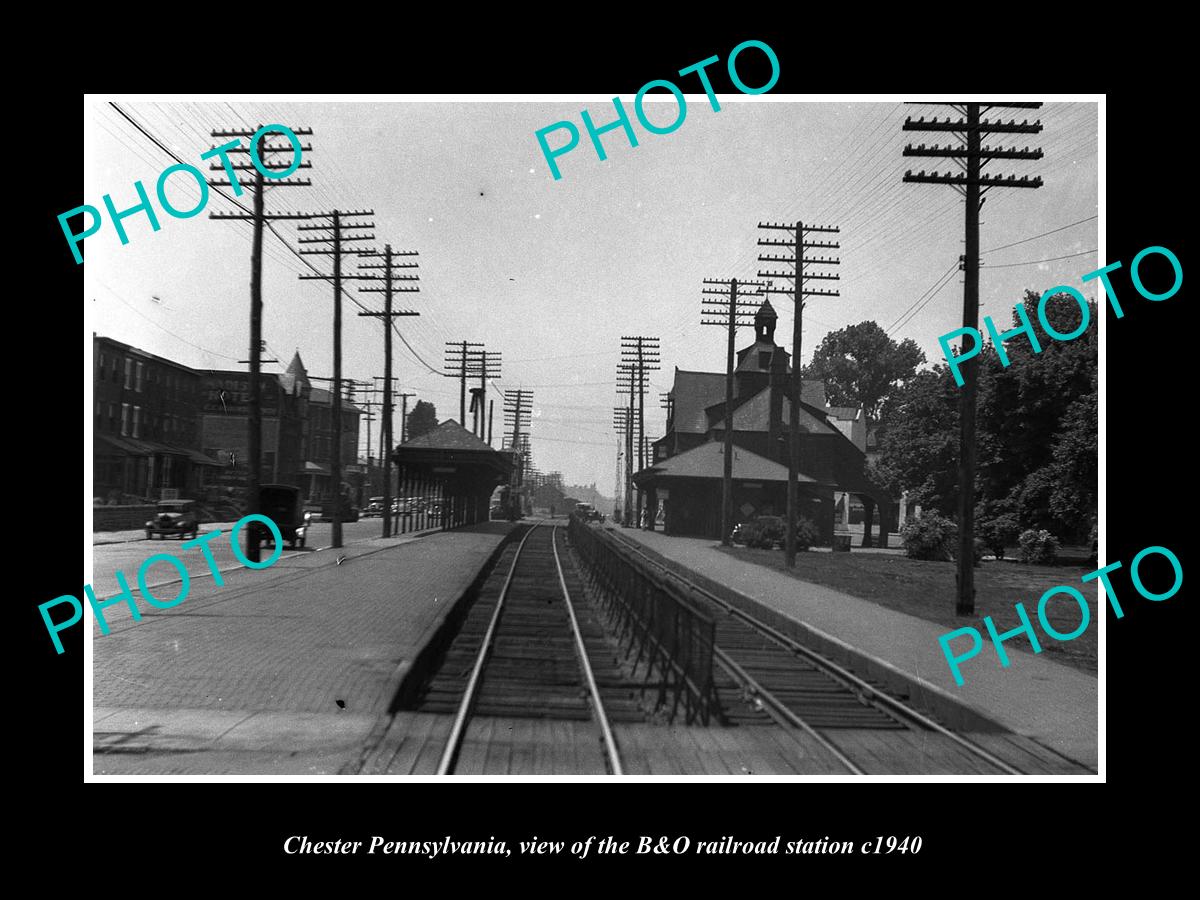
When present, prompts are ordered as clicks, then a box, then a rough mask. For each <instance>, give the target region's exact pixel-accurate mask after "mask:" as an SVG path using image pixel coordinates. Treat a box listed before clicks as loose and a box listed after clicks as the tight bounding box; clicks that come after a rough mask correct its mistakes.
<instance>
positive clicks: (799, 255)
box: [758, 222, 841, 568]
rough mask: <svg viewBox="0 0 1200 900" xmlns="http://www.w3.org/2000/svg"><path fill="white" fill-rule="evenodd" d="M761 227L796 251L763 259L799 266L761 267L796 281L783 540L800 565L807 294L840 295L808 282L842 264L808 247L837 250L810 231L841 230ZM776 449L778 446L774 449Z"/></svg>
mask: <svg viewBox="0 0 1200 900" xmlns="http://www.w3.org/2000/svg"><path fill="white" fill-rule="evenodd" d="M758 227H759V228H763V229H766V230H768V231H772V230H773V231H785V232H788V233H789V237H791V240H790V241H788V240H783V241H780V240H775V239H773V238H759V239H758V244H759V246H760V247H790V248H792V252H791V254H790V255H788V254H772V253H760V254H759V257H758V261H759V262H765V263H780V262H783V263H790V264H791V265H792V266H794V267H795V268H794V269H792V270H784V271H780V270H774V271H767V272H764V271H762V270H759V273H758V277H759V278H771V279H775V278H780V279H783V280H785V281H787V280H790V281H791V282H792V289H791V291H790V293H791V295H792V306H793V308H794V310H795V315H794V316H793V320H792V398H791V411H792V412H791V421H790V423H789V428H788V483H787V528H786V529H785V530H784V543H783V558H784V562H785V563H786V564H787V565H788V566H789V567H790V568H795V566H796V521H797V520H798V519H799V517H800V496H799V489H798V484H799V478H800V395H801V393H802V388H803V379H802V378H801V377H800V369H801V366H800V350H801V344H802V339H803V324H804V298H805V297H837V296H839V293H838V291H836V290H832V291H830V290H822V289H813V290H809V289H807V288H806V287H805V286H804V285H805V283H806V282H808V281H837V280H838V276H837V275H824V274H819V273H816V272H809V271H807V267H808V266H814V265H828V266H835V265H838V264H839V263H840V262H841V260H840V259H834V258H833V257H828V256H809V255H807V253H806V252H805V251H807V250H836V249H838V247H839V246H840V245H839V244H838V243H836V242H829V241H809V240H808V239H807V238H808V235H810V234H837V233H838V232H839V231H840V230H841V229H839V228H837V227H836V226H823V225H805V224H804V223H803V222H797V223H796V224H795V225H784V224H774V223H771V222H759V223H758ZM761 290H762V293H763V294H771V293H776V294H786V293H789V292H788V291H787V290H786V289H781V290H776V289H775V287H774V286H773V282H772V283H770V284H768V285H767V286H765V287H763V288H762V289H761ZM772 449H774V448H772Z"/></svg>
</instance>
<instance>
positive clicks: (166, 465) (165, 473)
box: [162, 456, 182, 540]
mask: <svg viewBox="0 0 1200 900" xmlns="http://www.w3.org/2000/svg"><path fill="white" fill-rule="evenodd" d="M162 486H163V487H170V486H171V457H170V456H164V457H163V464H162ZM181 540H182V538H181Z"/></svg>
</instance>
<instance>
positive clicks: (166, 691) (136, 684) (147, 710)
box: [93, 523, 508, 774]
mask: <svg viewBox="0 0 1200 900" xmlns="http://www.w3.org/2000/svg"><path fill="white" fill-rule="evenodd" d="M368 524H369V523H368ZM507 527H508V526H507V525H506V524H500V523H494V524H490V525H483V526H478V527H476V528H472V529H461V530H459V531H456V532H452V533H437V534H432V535H428V536H425V537H421V538H407V537H406V538H397V539H388V540H383V539H366V538H363V539H360V540H358V541H355V542H353V543H349V544H347V546H346V548H345V549H344V550H342V551H339V552H338V553H337V554H334V553H330V552H306V553H294V554H287V557H288V558H286V559H281V560H280V561H279V562H278V563H276V564H275V565H274V566H272V567H271V568H270V569H266V570H262V571H251V570H248V569H245V568H240V569H237V570H235V571H233V572H230V573H229V574H228V575H227V576H226V577H225V582H226V583H225V585H224V586H222V587H217V586H215V585H214V584H213V582H212V580H211V579H201V580H198V581H197V582H195V583H194V585H193V588H192V593H191V594H190V595H189V597H188V599H187V600H186V601H184V602H183V603H181V604H180V605H179V606H177V607H174V608H172V609H169V610H152V611H149V612H146V613H145V614H144V618H143V620H142V621H141V622H140V623H137V622H133V621H131V620H129V618H128V616H127V614H126V613H125V611H124V607H121V606H114V607H112V608H111V612H112V615H111V617H110V624H111V627H112V633H111V634H109V635H107V636H101V635H100V634H99V631H98V629H97V630H96V631H95V632H94V635H93V652H94V665H93V674H94V691H93V704H94V709H95V722H94V728H95V747H96V750H97V755H96V757H95V771H96V773H97V774H102V773H114V772H147V771H172V772H188V771H216V770H221V771H243V772H278V771H291V772H294V771H303V772H310V773H318V772H335V771H336V770H337V768H338V767H339V766H340V765H341V764H342V763H343V762H345V761H346V760H348V759H349V758H350V757H351V756H352V755H353V754H354V753H356V752H358V748H359V747H360V745H361V741H362V739H363V737H364V735H365V733H366V731H367V730H368V729H369V728H370V727H371V725H372V723H373V722H374V721H375V719H376V717H377V716H378V715H379V714H380V713H381V712H382V711H383V710H384V709H385V708H386V707H387V704H388V702H389V701H390V700H391V697H392V693H393V692H394V690H395V685H396V682H397V679H398V676H399V674H400V673H401V672H403V671H404V667H406V666H407V665H409V664H411V662H412V659H413V656H414V655H415V652H416V650H417V649H418V648H419V647H421V646H422V645H423V644H424V643H425V642H426V641H427V639H428V636H429V632H430V629H431V628H433V627H436V624H437V623H438V622H439V621H440V619H441V616H442V615H444V610H445V609H446V606H447V604H448V603H449V601H450V600H452V599H453V598H455V597H457V596H458V595H459V594H460V593H461V592H462V591H463V590H464V589H465V588H466V586H467V585H468V584H469V583H470V582H471V580H472V579H473V578H474V577H475V574H476V573H477V572H478V571H479V569H480V568H481V566H482V565H483V564H484V562H485V560H486V559H487V558H488V556H489V555H490V554H491V553H492V551H493V550H494V549H495V547H496V546H497V545H498V544H499V542H500V541H501V539H502V537H503V534H504V533H505V532H506V531H507ZM152 543H153V544H154V545H155V547H156V549H157V547H158V546H160V545H162V542H152ZM132 546H135V547H138V546H140V547H141V548H142V549H143V551H144V549H145V546H146V545H145V542H142V544H141V545H138V544H134V545H132ZM100 549H102V548H98V551H99V550H100ZM99 555H100V554H99V552H98V556H99ZM338 556H344V557H345V559H344V561H343V562H342V563H340V564H339V563H338V562H337V558H338ZM98 565H99V564H98Z"/></svg>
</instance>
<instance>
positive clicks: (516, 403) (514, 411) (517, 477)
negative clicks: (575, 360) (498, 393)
mask: <svg viewBox="0 0 1200 900" xmlns="http://www.w3.org/2000/svg"><path fill="white" fill-rule="evenodd" d="M532 412H533V391H526V390H516V391H505V392H504V427H505V428H512V442H511V443H510V444H509V450H510V452H511V453H512V458H513V460H512V461H513V468H512V474H511V476H510V477H509V481H508V503H509V510H508V513H509V518H510V520H513V521H515V520H516V519H517V518H518V516H517V511H518V510H519V509H520V502H521V501H520V497H519V495H518V491H519V490H520V486H521V481H522V477H521V474H522V473H521V463H522V462H523V454H524V452H525V451H527V450H528V446H529V445H528V442H525V443H524V445H522V441H521V437H522V435H521V428H522V426H524V427H526V428H528V427H529V426H530V423H531V421H532Z"/></svg>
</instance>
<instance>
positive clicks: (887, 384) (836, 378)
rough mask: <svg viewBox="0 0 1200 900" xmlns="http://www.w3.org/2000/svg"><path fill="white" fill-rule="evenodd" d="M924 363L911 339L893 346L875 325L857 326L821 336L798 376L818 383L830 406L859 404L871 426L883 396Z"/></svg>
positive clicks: (876, 416)
mask: <svg viewBox="0 0 1200 900" xmlns="http://www.w3.org/2000/svg"><path fill="white" fill-rule="evenodd" d="M924 362H925V354H924V352H922V350H921V348H920V347H918V346H917V344H916V342H915V341H913V340H912V338H905V339H904V340H903V341H901V342H900V343H896V342H895V341H893V340H892V339H891V338H890V337H888V336H887V332H885V331H884V330H883V329H882V328H880V327H879V323H878V322H859V323H858V324H857V325H849V326H847V327H846V328H842V329H840V330H838V331H831V332H829V334H827V335H825V337H824V338H823V339H822V340H821V343H820V344H819V345H818V346H817V349H816V351H815V352H814V353H813V359H812V362H811V363H809V365H807V366H806V367H805V368H804V371H803V373H802V374H803V377H804V378H811V379H815V380H818V381H823V382H824V383H825V394H826V396H827V397H828V398H829V402H830V403H831V404H833V405H834V406H857V405H859V404H862V407H863V411H864V412H865V413H866V415H867V420H868V422H869V423H871V424H874V423H875V422H877V421H879V416H880V412H881V409H882V407H883V404H884V401H885V400H886V399H887V398H888V395H889V394H891V393H892V391H893V390H895V388H896V386H897V385H898V384H900V383H901V382H903V381H906V380H907V379H909V378H912V377H913V376H914V375H915V374H916V371H917V366H919V365H922V364H923V363H924Z"/></svg>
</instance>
